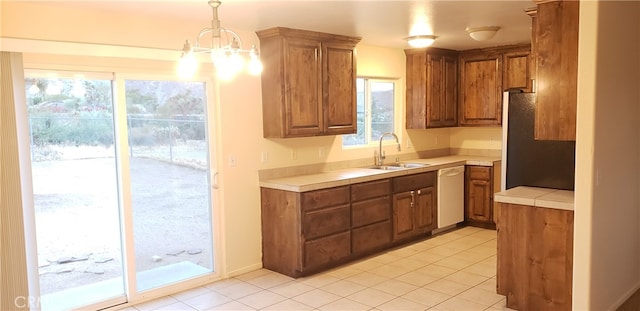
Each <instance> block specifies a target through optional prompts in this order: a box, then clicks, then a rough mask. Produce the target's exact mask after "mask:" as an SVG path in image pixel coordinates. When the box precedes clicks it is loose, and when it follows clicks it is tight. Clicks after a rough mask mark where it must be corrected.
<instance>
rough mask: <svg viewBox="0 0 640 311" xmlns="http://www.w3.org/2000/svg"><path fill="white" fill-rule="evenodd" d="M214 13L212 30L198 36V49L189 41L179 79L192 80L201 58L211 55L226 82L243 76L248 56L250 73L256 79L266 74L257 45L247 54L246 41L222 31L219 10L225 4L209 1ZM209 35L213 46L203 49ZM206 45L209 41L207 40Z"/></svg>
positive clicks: (205, 30) (183, 52)
mask: <svg viewBox="0 0 640 311" xmlns="http://www.w3.org/2000/svg"><path fill="white" fill-rule="evenodd" d="M207 3H208V4H209V6H210V7H211V9H212V14H213V18H212V19H211V27H208V28H203V29H202V30H200V33H198V37H197V38H196V41H195V45H191V42H189V40H187V41H186V42H185V43H184V47H183V48H182V56H181V57H180V62H179V63H178V75H180V77H182V78H191V77H193V76H194V75H195V73H196V71H197V70H198V60H197V59H196V55H197V54H203V53H209V54H211V55H210V56H211V60H212V61H213V65H214V67H215V71H216V73H217V75H218V77H220V78H221V79H223V80H230V79H231V78H233V77H234V76H235V75H236V74H237V73H238V72H240V71H241V70H242V69H243V67H244V64H245V59H244V57H243V56H242V54H247V55H248V57H249V63H248V65H247V70H248V71H249V73H250V74H252V75H259V74H260V73H261V72H262V63H261V62H260V59H259V58H258V56H259V54H258V49H257V48H256V46H255V45H252V46H251V49H249V50H244V49H243V48H242V40H241V39H240V36H238V34H236V33H235V32H233V31H231V30H228V29H224V28H221V27H220V19H218V7H220V5H221V4H222V3H221V2H220V1H218V0H209V1H208V2H207ZM207 34H209V36H210V42H209V46H208V47H203V46H201V45H200V40H201V39H202V38H204V36H205V35H207ZM204 41H206V40H204Z"/></svg>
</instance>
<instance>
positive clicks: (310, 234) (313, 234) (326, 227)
mask: <svg viewBox="0 0 640 311" xmlns="http://www.w3.org/2000/svg"><path fill="white" fill-rule="evenodd" d="M350 213H351V211H350V210H349V205H341V206H337V207H331V208H325V209H321V210H315V211H311V212H306V213H305V214H304V215H303V216H302V234H303V235H304V238H305V239H306V240H310V239H315V238H318V237H322V236H325V235H330V234H333V233H338V232H341V231H346V230H349V227H350V226H351V214H350Z"/></svg>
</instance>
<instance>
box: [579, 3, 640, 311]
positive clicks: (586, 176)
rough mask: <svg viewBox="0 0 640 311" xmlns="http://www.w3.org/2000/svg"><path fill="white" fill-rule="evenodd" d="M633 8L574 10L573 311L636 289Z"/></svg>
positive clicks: (638, 232) (639, 215) (639, 278)
mask: <svg viewBox="0 0 640 311" xmlns="http://www.w3.org/2000/svg"><path fill="white" fill-rule="evenodd" d="M639 20H640V2H637V1H619V2H610V1H602V2H596V1H583V2H581V9H580V21H581V22H580V38H579V42H580V43H579V45H580V46H579V73H578V77H579V79H578V83H579V85H578V93H579V97H578V128H577V135H578V136H577V144H576V148H577V157H576V166H577V169H576V209H575V235H574V237H575V238H574V241H575V242H574V243H575V245H574V247H575V250H574V283H573V294H574V299H573V303H574V305H573V308H574V309H575V310H609V309H615V308H616V307H618V306H619V305H620V304H621V303H622V302H624V300H626V299H627V298H628V296H629V295H631V294H632V293H633V292H635V290H637V289H638V288H639V287H640V265H639V264H638V263H640V238H639V237H640V195H639V192H638V189H639V187H640V177H639V176H640V174H638V172H639V171H640V164H639V160H640V148H639V145H640V144H639V140H638V135H639V133H640V130H639V129H640V127H639V126H638V120H639V118H640V107H639V106H640V83H639V81H640V23H639Z"/></svg>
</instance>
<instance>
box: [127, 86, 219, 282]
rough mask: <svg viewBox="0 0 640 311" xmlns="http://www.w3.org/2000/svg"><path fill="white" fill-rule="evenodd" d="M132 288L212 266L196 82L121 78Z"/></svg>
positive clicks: (201, 99)
mask: <svg viewBox="0 0 640 311" xmlns="http://www.w3.org/2000/svg"><path fill="white" fill-rule="evenodd" d="M125 93H126V106H127V132H128V142H129V150H128V151H129V161H130V162H129V167H130V171H129V176H130V179H131V205H132V210H133V234H134V241H135V262H136V265H135V269H136V276H137V289H138V291H144V290H148V289H152V288H155V287H158V286H163V285H167V284H171V283H175V282H178V281H181V280H184V279H187V278H191V277H194V276H198V275H202V274H206V273H210V272H211V271H212V269H213V257H212V254H213V250H212V246H213V243H212V234H211V203H210V195H209V180H208V173H207V172H208V169H209V162H208V159H209V156H208V144H207V135H206V133H207V131H206V126H205V125H206V124H205V103H206V97H205V88H204V84H203V83H197V82H175V81H152V80H126V81H125Z"/></svg>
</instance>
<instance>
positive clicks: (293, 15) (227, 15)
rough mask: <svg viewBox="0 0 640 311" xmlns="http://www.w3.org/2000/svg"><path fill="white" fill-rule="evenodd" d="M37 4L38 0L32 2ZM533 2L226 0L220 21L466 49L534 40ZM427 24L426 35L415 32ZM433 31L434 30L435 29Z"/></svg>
mask: <svg viewBox="0 0 640 311" xmlns="http://www.w3.org/2000/svg"><path fill="white" fill-rule="evenodd" d="M27 1H32V0H27ZM44 2H48V3H50V4H55V5H59V6H69V7H72V6H73V7H79V8H84V9H87V8H89V9H98V10H105V11H113V12H119V13H123V12H127V13H131V12H135V14H140V15H150V16H154V17H158V18H172V19H173V18H177V19H189V20H191V21H201V22H202V27H203V28H204V27H208V25H210V20H211V9H210V7H209V6H208V4H207V1H206V0H182V1H178V0H170V1H169V0H155V1H151V0H136V1H126V0H124V1H113V0H84V1H78V0H76V1H52V0H48V1H44ZM534 6H535V4H534V2H533V1H532V0H509V1H457V0H453V1H451V0H449V1H445V0H438V1H434V0H428V1H378V0H367V1H365V0H351V1H333V0H328V1H305V0H287V1H271V0H222V5H221V6H220V8H219V18H220V20H221V22H222V27H223V28H227V29H231V30H250V31H256V30H262V29H266V28H270V27H275V26H281V27H290V28H298V29H307V30H315V31H321V32H328V33H335V34H342V35H353V36H359V37H362V41H361V43H363V44H367V45H375V46H384V47H393V48H408V47H409V46H408V45H407V43H406V41H405V40H404V38H405V37H407V36H409V35H417V34H433V35H436V36H437V37H438V38H437V40H436V42H435V43H434V44H433V46H435V47H441V48H450V49H456V50H464V49H471V48H480V47H489V46H497V45H507V44H517V43H523V42H530V38H531V19H530V17H529V16H528V15H527V14H526V13H525V12H524V10H525V9H527V8H531V7H534ZM414 25H422V28H423V29H426V30H423V32H426V33H418V31H417V30H415V29H412V28H414ZM494 25H495V26H500V27H501V29H500V31H498V33H497V35H496V36H495V37H494V38H492V39H490V40H488V41H484V42H477V41H474V40H473V39H471V38H470V37H469V36H468V34H467V33H466V31H465V29H466V28H467V27H480V26H494ZM429 28H430V29H429Z"/></svg>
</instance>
